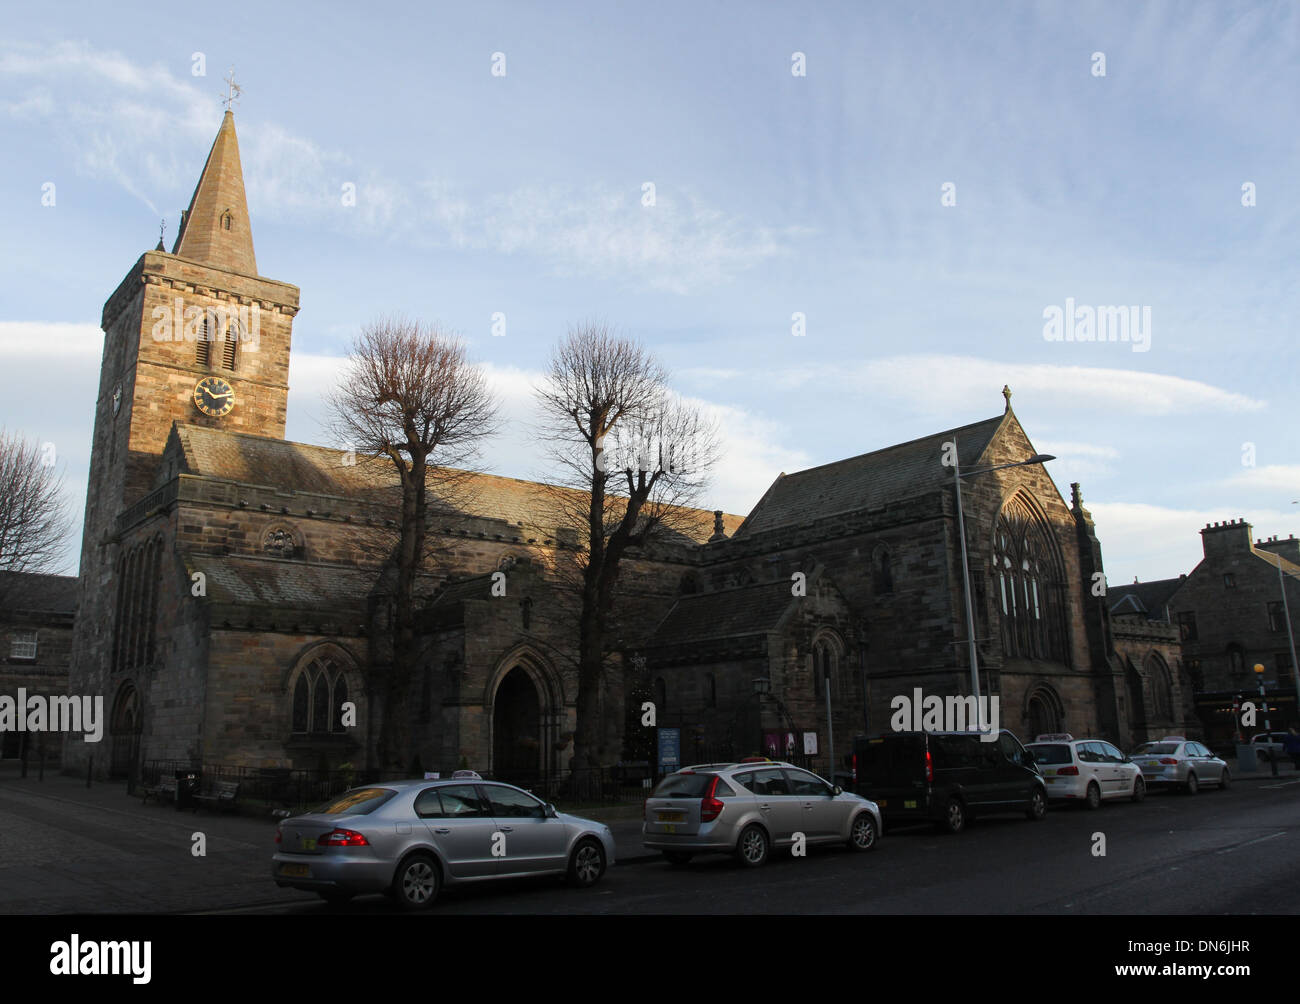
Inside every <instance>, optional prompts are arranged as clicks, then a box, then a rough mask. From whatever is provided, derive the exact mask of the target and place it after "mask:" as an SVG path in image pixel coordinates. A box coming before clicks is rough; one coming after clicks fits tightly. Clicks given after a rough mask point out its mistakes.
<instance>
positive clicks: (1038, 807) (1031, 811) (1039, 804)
mask: <svg viewBox="0 0 1300 1004" xmlns="http://www.w3.org/2000/svg"><path fill="white" fill-rule="evenodd" d="M1046 815H1047V796H1046V795H1044V794H1043V792H1042V790H1041V789H1039V788H1035V789H1034V793H1033V794H1032V795H1030V796H1029V808H1027V809H1026V810H1025V816H1026V818H1028V819H1033V820H1039V819H1042V818H1044V817H1045V816H1046Z"/></svg>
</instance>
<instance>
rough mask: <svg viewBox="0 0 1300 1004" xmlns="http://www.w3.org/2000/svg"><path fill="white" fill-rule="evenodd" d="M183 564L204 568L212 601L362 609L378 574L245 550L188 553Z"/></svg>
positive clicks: (193, 570)
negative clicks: (243, 552)
mask: <svg viewBox="0 0 1300 1004" xmlns="http://www.w3.org/2000/svg"><path fill="white" fill-rule="evenodd" d="M185 565H186V568H187V569H188V570H189V571H190V572H202V573H203V574H204V576H205V578H206V583H205V585H206V589H207V599H208V602H210V603H216V604H228V605H232V606H254V607H268V608H277V609H286V608H291V609H298V610H302V609H311V610H329V611H345V610H346V611H355V610H358V609H363V608H364V606H365V598H366V596H367V595H369V593H370V591H371V589H372V588H374V585H375V576H376V573H375V572H374V571H373V570H372V571H368V572H367V571H362V570H358V569H355V568H351V567H346V566H342V565H324V564H308V563H306V562H301V561H284V560H281V559H279V558H259V557H251V556H246V555H213V554H187V555H186V556H185Z"/></svg>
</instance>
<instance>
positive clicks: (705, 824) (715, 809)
mask: <svg viewBox="0 0 1300 1004" xmlns="http://www.w3.org/2000/svg"><path fill="white" fill-rule="evenodd" d="M641 832H642V834H643V835H644V836H643V843H644V844H645V846H646V847H648V848H650V849H651V850H656V851H662V852H663V855H664V857H666V858H667V859H668V860H669V862H671V863H672V864H675V865H682V864H686V862H688V861H690V860H691V858H692V857H693V856H694V855H696V854H702V853H711V852H721V853H726V854H735V855H736V857H737V858H739V860H740V861H741V862H742V863H743V864H745V865H748V866H749V867H751V868H756V867H758V866H759V865H761V864H763V863H764V862H765V861H767V858H768V853H769V851H770V850H771V848H773V847H792V846H793V845H795V843H796V841H797V836H796V835H797V834H802V835H803V838H804V845H805V846H809V845H812V844H847V845H848V846H849V847H852V848H853V849H854V850H859V851H869V850H873V849H874V848H875V846H876V843H877V842H878V841H879V839H880V810H879V809H878V808H877V807H876V803H875V802H872V801H869V800H868V799H865V798H863V797H862V796H861V795H854V794H850V793H848V792H844V791H841V790H840V789H839V788H838V787H832V786H831V785H830V784H828V783H827V782H826V781H824V780H822V779H821V778H820V777H818V776H817V775H816V774H812V773H810V772H808V771H806V770H803V769H801V768H799V767H795V766H793V765H792V764H788V763H779V762H776V761H772V760H763V761H745V762H741V763H725V764H723V763H713V764H700V765H698V766H695V767H684V768H682V769H681V770H679V771H678V772H677V773H676V774H669V775H668V776H667V777H665V778H664V779H663V780H662V781H660V782H659V785H658V787H656V788H655V790H654V793H653V794H651V796H650V797H649V798H648V799H646V803H645V822H644V824H643V826H642V831H641Z"/></svg>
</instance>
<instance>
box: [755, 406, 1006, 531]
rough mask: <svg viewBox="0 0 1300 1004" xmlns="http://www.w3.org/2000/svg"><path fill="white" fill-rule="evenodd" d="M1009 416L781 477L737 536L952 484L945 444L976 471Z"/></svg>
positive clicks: (820, 517) (809, 520)
mask: <svg viewBox="0 0 1300 1004" xmlns="http://www.w3.org/2000/svg"><path fill="white" fill-rule="evenodd" d="M1009 414H1011V412H1010V411H1007V412H1005V413H1004V414H1002V415H999V416H997V417H996V418H989V419H985V420H984V421H982V422H975V423H973V424H971V425H964V426H962V427H961V428H958V429H949V430H948V431H946V432H936V433H934V434H933V435H929V436H924V437H922V438H921V439H914V440H912V441H911V442H910V443H900V444H899V445H897V446H888V447H886V448H885V449H883V450H876V451H875V452H874V453H864V454H862V455H861V456H857V457H850V458H849V459H847V460H837V461H836V462H834V463H831V464H823V465H822V466H821V467H812V468H809V469H808V470H806V471H799V472H797V473H795V474H782V475H780V476H779V477H778V478H777V479H776V480H775V481H774V482H772V486H771V487H770V488H768V490H767V492H766V494H764V496H763V497H762V498H761V499H760V500H759V502H758V505H756V506H755V507H754V509H753V511H752V512H751V513H750V514H749V516H748V517H746V519H745V522H744V524H743V525H742V526H741V528H740V529H739V530H737V531H736V535H737V536H741V537H744V536H752V535H753V534H756V533H762V532H763V531H766V530H773V529H776V528H777V527H782V526H790V525H793V524H797V523H804V524H806V523H810V522H812V521H813V520H817V519H822V518H824V517H827V516H835V515H837V514H839V513H846V512H854V511H857V510H859V509H870V508H874V507H876V506H882V505H885V504H886V503H888V502H892V501H895V500H898V499H903V498H910V497H912V496H915V495H920V494H922V493H924V492H927V491H931V490H933V489H935V488H938V487H941V486H942V485H944V484H951V482H952V470H951V469H950V468H948V467H944V466H943V465H942V463H941V459H942V455H943V444H944V443H945V442H947V441H949V440H951V439H952V438H953V436H956V437H957V457H958V462H959V463H960V464H961V466H962V467H971V466H974V465H975V464H976V463H978V462H979V459H980V457H981V456H983V454H984V451H985V450H986V449H987V448H988V445H989V443H990V442H991V441H992V440H993V437H994V435H996V433H997V431H998V429H1000V428H1001V426H1002V423H1003V421H1004V419H1005V418H1006V417H1007V415H1009Z"/></svg>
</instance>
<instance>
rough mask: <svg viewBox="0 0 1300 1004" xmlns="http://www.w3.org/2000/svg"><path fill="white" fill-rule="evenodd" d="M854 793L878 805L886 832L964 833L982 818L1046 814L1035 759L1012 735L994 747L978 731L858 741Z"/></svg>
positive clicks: (1044, 793)
mask: <svg viewBox="0 0 1300 1004" xmlns="http://www.w3.org/2000/svg"><path fill="white" fill-rule="evenodd" d="M853 790H854V791H855V792H857V794H859V795H863V796H865V797H866V798H869V799H871V800H872V801H873V802H875V803H876V804H877V805H878V806H880V813H881V816H882V817H883V819H884V823H885V826H890V825H891V824H896V823H908V822H923V821H926V820H929V821H931V822H933V823H934V824H935V825H936V826H938V827H939V828H940V829H942V830H946V831H948V832H949V833H960V832H961V831H962V830H963V829H964V828H965V826H966V823H967V821H968V820H970V819H972V818H973V817H975V816H977V815H986V814H988V813H996V812H1023V813H1024V814H1025V815H1026V816H1028V817H1029V818H1030V819H1042V818H1043V817H1044V816H1045V815H1046V814H1047V785H1046V784H1044V782H1043V777H1042V775H1041V774H1039V772H1038V768H1037V766H1035V764H1034V755H1033V753H1031V752H1029V751H1028V750H1026V749H1025V748H1024V747H1023V746H1021V745H1020V740H1018V739H1017V738H1016V737H1015V736H1014V735H1012V734H1011V733H1010V732H1008V731H1007V730H1006V729H1003V730H1002V731H1001V732H999V733H998V737H997V739H996V740H993V741H989V742H981V740H980V737H979V736H978V735H977V734H976V733H973V732H891V733H888V734H886V735H882V736H876V737H873V738H865V737H861V736H859V737H858V738H857V739H855V740H854V743H853Z"/></svg>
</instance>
